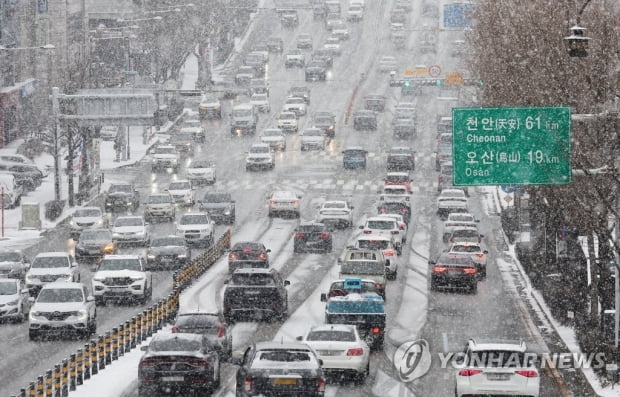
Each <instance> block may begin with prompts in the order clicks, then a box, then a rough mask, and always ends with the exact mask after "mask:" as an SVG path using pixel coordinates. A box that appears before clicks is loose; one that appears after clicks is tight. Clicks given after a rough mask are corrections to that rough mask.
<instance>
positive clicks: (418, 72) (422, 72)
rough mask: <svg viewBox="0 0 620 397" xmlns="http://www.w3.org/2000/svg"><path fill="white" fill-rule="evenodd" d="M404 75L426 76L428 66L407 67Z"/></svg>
mask: <svg viewBox="0 0 620 397" xmlns="http://www.w3.org/2000/svg"><path fill="white" fill-rule="evenodd" d="M403 74H404V75H405V76H414V77H426V76H428V68H425V67H424V68H409V69H405V71H404V72H403Z"/></svg>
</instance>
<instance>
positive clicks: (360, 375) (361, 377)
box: [355, 360, 370, 386]
mask: <svg viewBox="0 0 620 397" xmlns="http://www.w3.org/2000/svg"><path fill="white" fill-rule="evenodd" d="M369 373H370V360H369V361H368V364H366V368H365V369H364V371H363V372H359V373H358V374H357V376H356V377H355V384H356V385H358V386H361V385H363V384H364V382H366V378H367V377H368V374H369Z"/></svg>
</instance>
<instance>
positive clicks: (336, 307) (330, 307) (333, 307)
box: [327, 300, 385, 314]
mask: <svg viewBox="0 0 620 397" xmlns="http://www.w3.org/2000/svg"><path fill="white" fill-rule="evenodd" d="M327 311H328V312H329V313H330V314H332V313H338V314H344V313H370V314H381V313H384V312H385V307H384V304H383V301H375V300H359V301H344V300H330V301H329V302H328V303H327Z"/></svg>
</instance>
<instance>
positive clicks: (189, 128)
mask: <svg viewBox="0 0 620 397" xmlns="http://www.w3.org/2000/svg"><path fill="white" fill-rule="evenodd" d="M179 133H181V134H189V135H191V136H192V137H193V138H194V140H196V141H197V142H204V141H205V140H206V136H205V131H204V128H202V124H200V120H195V119H190V120H183V124H181V129H180V130H179Z"/></svg>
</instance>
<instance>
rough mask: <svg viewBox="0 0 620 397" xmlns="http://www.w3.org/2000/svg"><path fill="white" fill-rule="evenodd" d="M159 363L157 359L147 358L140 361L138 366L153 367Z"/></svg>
mask: <svg viewBox="0 0 620 397" xmlns="http://www.w3.org/2000/svg"><path fill="white" fill-rule="evenodd" d="M159 363H160V361H159V360H150V359H148V358H147V359H146V360H142V361H140V366H141V367H154V366H156V365H157V364H159Z"/></svg>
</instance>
